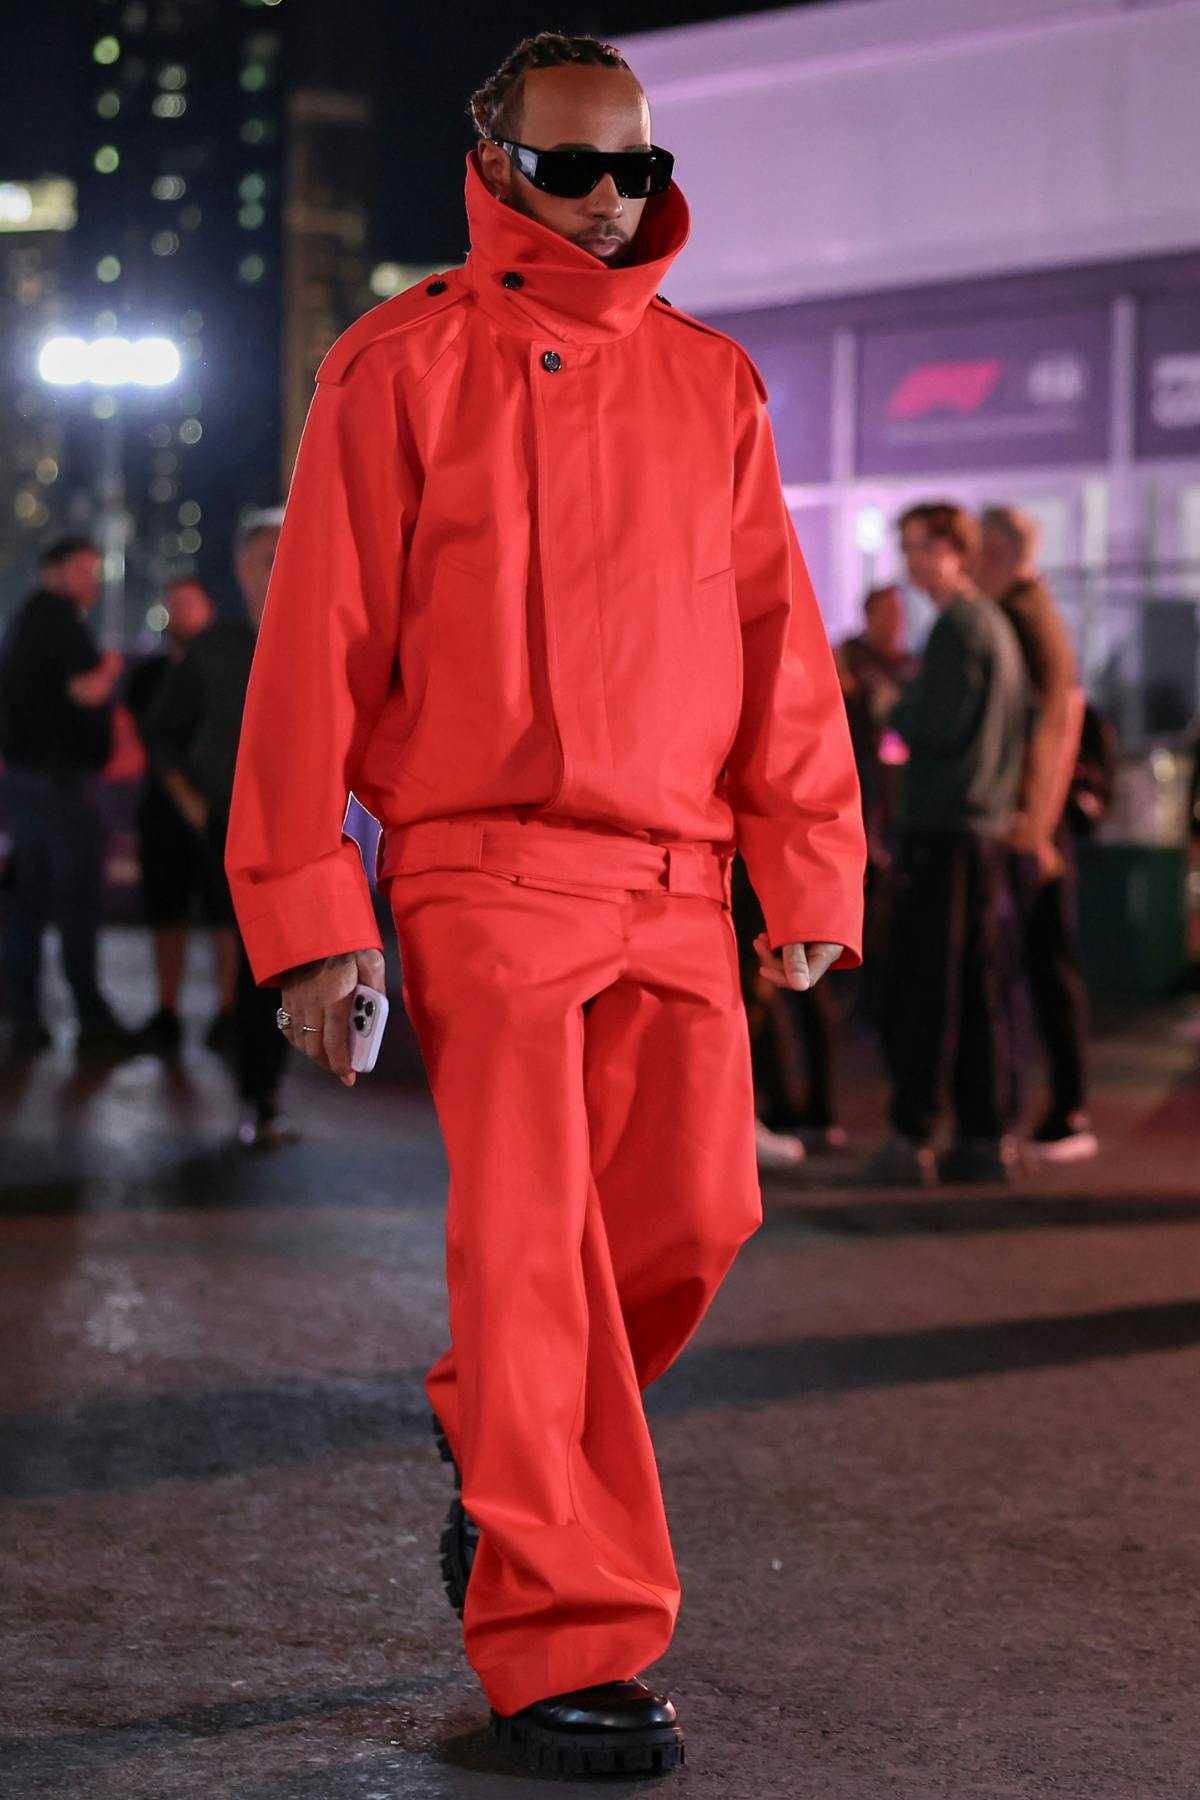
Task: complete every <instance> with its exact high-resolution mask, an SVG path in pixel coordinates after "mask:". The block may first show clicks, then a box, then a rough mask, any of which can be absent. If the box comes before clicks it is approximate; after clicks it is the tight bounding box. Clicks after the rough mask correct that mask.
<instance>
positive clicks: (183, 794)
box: [163, 769, 208, 837]
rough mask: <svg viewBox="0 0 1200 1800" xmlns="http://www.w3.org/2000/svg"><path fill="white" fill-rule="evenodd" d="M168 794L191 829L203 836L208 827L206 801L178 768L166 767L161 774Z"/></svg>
mask: <svg viewBox="0 0 1200 1800" xmlns="http://www.w3.org/2000/svg"><path fill="white" fill-rule="evenodd" d="M163 782H164V784H165V786H166V790H167V792H168V794H170V796H171V798H172V800H173V801H174V802H175V805H176V807H177V808H178V810H179V812H180V813H182V815H183V817H184V818H185V819H186V821H187V823H188V824H189V825H190V826H191V828H192V830H193V831H197V832H199V833H200V835H201V837H203V835H204V833H205V831H206V829H207V827H208V801H207V800H206V799H205V798H204V795H203V794H202V793H201V792H200V790H199V788H194V787H193V786H192V784H191V782H190V781H189V780H188V778H187V776H186V775H184V774H183V773H182V772H181V771H180V770H179V769H168V770H167V772H166V774H165V775H164V776H163Z"/></svg>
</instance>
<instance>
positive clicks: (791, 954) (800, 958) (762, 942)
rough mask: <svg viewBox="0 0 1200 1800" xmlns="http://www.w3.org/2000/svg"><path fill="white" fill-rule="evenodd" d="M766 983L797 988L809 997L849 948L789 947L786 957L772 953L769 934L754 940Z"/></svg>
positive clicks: (822, 946) (842, 946) (806, 945)
mask: <svg viewBox="0 0 1200 1800" xmlns="http://www.w3.org/2000/svg"><path fill="white" fill-rule="evenodd" d="M754 948H755V949H756V950H757V951H758V963H759V968H760V970H761V972H762V976H763V979H765V980H766V981H769V982H770V983H771V985H772V987H780V988H785V987H790V988H797V989H798V990H799V991H800V993H802V994H803V993H805V992H807V990H808V989H809V988H812V987H816V985H817V983H818V981H820V979H821V977H822V975H824V974H825V973H826V971H827V970H828V969H830V968H832V966H833V964H834V963H835V962H836V961H837V959H838V957H839V956H840V955H841V954H842V951H843V950H844V948H845V945H844V944H785V945H784V946H783V954H782V955H780V953H779V952H778V951H777V950H772V948H771V946H770V943H769V942H768V940H767V934H766V932H765V931H762V932H760V933H759V935H758V936H757V937H756V938H755V940H754Z"/></svg>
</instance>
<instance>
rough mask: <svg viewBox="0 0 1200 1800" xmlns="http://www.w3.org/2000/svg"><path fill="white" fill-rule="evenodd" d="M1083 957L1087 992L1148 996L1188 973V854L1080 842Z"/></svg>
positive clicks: (1177, 849) (1175, 848)
mask: <svg viewBox="0 0 1200 1800" xmlns="http://www.w3.org/2000/svg"><path fill="white" fill-rule="evenodd" d="M1078 850H1079V951H1080V956H1081V959H1082V962H1083V973H1084V978H1085V980H1086V982H1087V985H1088V991H1089V992H1090V993H1093V994H1127V995H1137V996H1145V997H1149V996H1152V995H1155V994H1168V993H1171V992H1172V991H1173V990H1174V989H1176V988H1178V987H1179V986H1180V985H1181V984H1182V982H1183V980H1184V977H1185V975H1186V973H1187V968H1188V961H1187V851H1186V850H1185V849H1184V848H1183V847H1182V845H1175V844H1106V843H1096V842H1085V843H1081V844H1080V845H1079V847H1078Z"/></svg>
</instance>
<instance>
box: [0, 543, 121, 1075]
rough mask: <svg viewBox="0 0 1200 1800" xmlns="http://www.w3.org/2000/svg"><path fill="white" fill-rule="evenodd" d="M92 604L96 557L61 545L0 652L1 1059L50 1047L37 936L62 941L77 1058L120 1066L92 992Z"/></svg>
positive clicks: (98, 866) (109, 653)
mask: <svg viewBox="0 0 1200 1800" xmlns="http://www.w3.org/2000/svg"><path fill="white" fill-rule="evenodd" d="M99 593H100V552H99V550H97V548H96V546H95V545H94V544H93V543H92V542H91V541H90V540H89V539H87V538H81V537H66V538H60V539H59V540H58V542H57V543H54V544H51V545H50V546H49V548H48V549H47V550H46V551H45V552H44V554H43V555H42V558H41V584H40V586H39V587H38V588H37V589H36V591H35V592H34V593H33V594H31V595H30V597H29V598H28V600H26V601H25V603H24V605H23V606H22V607H21V608H20V610H19V611H18V612H17V613H16V615H15V617H14V618H13V620H12V622H11V624H10V625H9V628H8V630H7V632H6V633H5V637H4V641H3V644H2V645H0V752H2V753H3V756H4V760H5V763H6V765H7V774H6V780H5V807H6V810H7V813H8V820H9V827H10V831H11V835H12V859H13V861H12V872H11V879H10V882H9V893H8V903H7V907H6V928H5V948H6V954H7V963H8V984H9V1002H10V1010H11V1013H12V1038H11V1043H10V1051H11V1053H12V1054H13V1055H15V1056H33V1055H36V1054H37V1053H38V1051H40V1050H45V1049H47V1048H48V1047H49V1046H50V1044H51V1043H52V1042H53V1039H52V1037H51V1034H50V1032H49V1030H48V1029H47V1027H46V1024H45V1021H44V1019H43V1017H42V1007H41V968H42V937H43V933H44V931H45V929H46V927H47V926H48V925H50V924H55V925H57V926H58V929H59V933H60V936H61V940H62V959H63V970H64V973H65V974H66V978H67V981H68V984H69V985H70V988H71V992H72V995H73V996H74V1000H75V1008H76V1012H77V1015H78V1019H79V1033H78V1036H77V1038H76V1042H75V1048H76V1053H77V1054H79V1055H81V1056H87V1055H96V1056H111V1055H123V1054H125V1053H126V1052H127V1051H128V1050H129V1049H130V1048H131V1046H132V1037H131V1034H130V1033H129V1032H127V1031H126V1030H125V1028H124V1026H122V1025H121V1024H120V1023H119V1022H118V1021H117V1019H116V1018H115V1017H114V1015H113V1012H112V1009H111V1007H110V1006H109V1004H108V1001H107V1000H106V999H105V997H104V995H103V994H102V993H101V991H100V985H99V980H98V978H97V973H96V940H97V936H98V933H99V929H100V914H101V908H102V904H103V895H104V854H105V842H106V833H105V826H104V820H103V816H102V814H101V811H100V805H99V799H98V787H99V776H100V771H101V770H102V769H103V768H104V765H105V763H106V762H107V761H108V757H109V753H110V751H111V748H112V700H113V691H114V689H115V688H116V685H117V682H118V681H119V679H120V675H121V655H120V652H119V651H117V650H106V651H104V652H101V651H100V650H99V649H98V648H97V645H96V640H95V638H94V636H93V635H92V631H91V628H90V626H89V625H88V622H87V615H88V613H89V612H90V611H91V609H92V607H93V606H94V605H95V603H96V600H97V598H98V597H99Z"/></svg>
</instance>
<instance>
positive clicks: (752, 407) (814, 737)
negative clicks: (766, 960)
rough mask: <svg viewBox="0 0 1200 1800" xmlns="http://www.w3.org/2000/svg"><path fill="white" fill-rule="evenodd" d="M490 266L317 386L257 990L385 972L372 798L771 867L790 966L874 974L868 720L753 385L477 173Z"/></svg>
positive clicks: (272, 725) (443, 283)
mask: <svg viewBox="0 0 1200 1800" xmlns="http://www.w3.org/2000/svg"><path fill="white" fill-rule="evenodd" d="M467 212H468V217H469V222H470V234H471V251H470V255H469V256H468V258H467V262H466V265H465V267H464V268H462V269H461V270H458V271H454V272H452V273H448V274H445V275H441V276H437V277H432V278H430V279H429V280H428V281H426V282H422V283H420V284H419V285H418V286H417V287H414V288H411V289H409V290H408V292H407V293H404V294H400V295H398V296H397V297H396V298H395V299H393V300H389V301H387V302H385V303H384V305H382V306H379V307H376V308H374V310H373V311H371V312H370V313H368V314H366V316H365V317H363V318H362V319H360V320H358V322H357V323H356V324H355V325H353V326H351V327H350V329H349V330H348V331H347V332H345V333H344V334H343V336H342V337H341V338H339V339H338V341H337V343H336V344H335V345H334V346H333V348H332V350H331V351H330V352H329V354H328V355H327V356H326V358H325V360H324V362H323V363H322V365H321V368H320V370H319V371H318V376H317V390H316V394H315V396H314V398H313V402H312V406H311V408H310V411H309V416H308V420H307V423H306V425H305V429H304V435H303V440H302V442H301V446H300V452H299V455H298V458H297V462H296V468H295V472H294V475H293V478H292V484H291V489H290V492H289V495H288V503H287V508H286V513H285V517H284V523H283V530H282V534H281V538H280V543H279V548H278V552H277V555H276V560H275V567H274V572H273V575H272V579H271V586H270V592H269V595H268V599H267V606H266V612H265V615H264V619H263V624H262V628H261V631H260V634H259V641H258V648H257V652H256V655H255V661H254V669H253V672H252V675H251V680H250V687H249V692H248V696H247V703H246V712H245V718H244V724H243V731H242V741H241V750H240V755H239V760H238V770H237V779H236V783H235V789H234V797H233V811H232V817H231V821H230V831H229V839H228V852H227V867H228V872H229V877H230V882H231V885H232V889H233V895H234V900H235V904H236V907H237V912H238V918H239V922H240V924H241V927H242V932H243V936H244V938H245V941H246V945H247V949H248V951H249V953H250V959H251V962H252V965H253V967H254V970H255V973H256V975H257V977H258V979H259V980H260V981H263V982H266V981H267V980H269V978H270V977H271V976H272V975H273V974H277V973H278V972H280V971H281V970H283V969H285V968H290V967H292V966H294V965H295V964H298V963H301V962H305V961H309V960H311V959H313V958H316V957H321V956H326V955H332V954H335V953H337V952H340V951H345V950H355V949H361V948H364V947H369V946H371V945H373V944H377V943H378V937H377V934H376V926H375V920H374V914H373V910H372V906H371V900H370V893H369V889H368V885H367V882H366V879H365V876H364V872H363V869H362V865H361V858H360V855H359V851H358V848H357V845H356V844H355V843H354V842H353V841H352V840H350V839H348V838H345V837H343V835H342V823H343V818H344V814H345V810H346V803H347V795H348V793H349V792H350V791H353V793H354V794H355V795H356V796H357V798H358V799H359V800H360V801H361V803H362V804H363V805H364V806H365V807H366V808H367V809H368V810H369V811H370V812H371V813H373V814H374V815H375V816H376V817H377V818H378V819H379V820H380V821H381V822H382V825H383V828H384V838H383V845H382V849H381V869H382V872H383V873H384V874H385V875H386V874H387V871H388V853H389V852H388V846H389V845H392V846H395V845H397V844H398V843H399V842H401V841H402V838H403V831H404V827H405V825H406V824H409V823H411V822H413V821H415V820H418V819H430V818H445V817H450V816H461V815H469V816H471V817H478V816H479V815H480V814H488V813H490V812H493V811H495V812H499V813H501V814H502V815H504V816H511V815H512V812H513V809H516V812H517V815H518V816H529V815H532V814H537V815H540V816H544V817H551V818H554V819H562V820H570V821H572V822H574V823H577V824H582V825H594V826H597V827H600V828H603V829H606V830H609V831H611V830H613V829H616V830H620V831H627V832H630V833H633V834H636V835H637V836H640V837H643V838H650V839H652V840H653V841H655V842H662V843H705V844H718V845H723V846H731V845H733V844H734V843H735V842H736V844H737V846H738V848H739V849H740V850H741V851H742V853H743V855H744V856H745V859H746V863H747V866H748V868H749V871H750V876H751V879H752V881H753V883H754V887H755V889H756V891H757V893H758V896H759V898H760V900H761V902H762V905H763V910H764V913H765V916H766V921H767V929H768V933H769V935H770V938H771V942H772V944H774V945H780V944H783V943H787V942H800V941H806V940H807V941H812V940H824V941H828V942H833V943H840V944H844V945H846V946H847V950H846V954H845V956H844V957H843V959H842V960H843V962H844V963H846V964H850V963H854V962H857V961H858V958H859V943H860V935H861V910H862V874H863V858H864V848H863V833H862V823H861V813H860V806H859V798H858V786H857V779H856V776H855V768H854V759H853V756H852V754H851V749H850V741H849V733H848V730H847V726H846V719H845V711H844V707H843V704H842V699H841V694H840V690H839V686H838V682H837V678H836V675H835V671H834V665H833V660H832V656H831V654H830V650H829V645H828V642H827V639H826V636H825V631H824V627H823V624H822V621H821V617H820V614H819V611H818V609H817V605H816V602H815V599H814V597H813V592H812V587H811V584H810V582H809V578H808V574H807V572H806V569H805V566H804V560H803V557H802V555H801V553H800V549H799V546H798V544H797V541H796V536H795V532H794V530H793V528H792V523H791V519H790V516H789V514H788V511H787V508H786V505H785V503H784V498H783V494H782V491H781V487H780V479H779V470H778V464H777V460H776V456H775V448H774V443H773V440H772V436H771V429H770V425H769V423H768V419H767V413H766V407H765V399H766V395H765V391H764V389H763V386H762V382H761V379H760V378H759V376H758V373H757V371H756V370H755V368H754V366H753V364H752V363H751V361H750V359H749V357H748V356H747V355H746V353H745V352H744V351H743V350H742V349H741V348H740V347H739V346H738V345H736V344H735V343H733V342H732V340H730V339H729V338H726V337H724V336H723V335H722V334H721V333H719V332H716V331H714V330H712V329H711V328H709V327H707V326H704V325H702V324H700V323H699V322H698V321H696V320H694V319H690V318H688V317H687V316H686V315H685V314H683V313H680V312H678V311H676V310H675V309H673V308H672V307H670V306H669V305H667V303H666V302H665V301H663V300H662V299H661V298H660V297H659V296H658V292H657V290H658V288H659V287H660V285H661V283H662V280H663V277H664V275H665V274H666V272H667V270H668V268H669V266H670V264H671V262H672V260H673V259H674V257H675V256H676V255H677V253H678V251H679V250H680V249H681V248H682V246H683V244H684V242H685V241H686V238H687V230H688V214H687V207H686V204H685V202H684V199H683V196H682V194H681V193H680V192H679V190H678V188H676V187H672V188H671V189H670V190H669V192H668V193H667V194H665V195H664V196H662V197H661V199H656V200H651V201H649V202H648V203H647V206H646V209H645V212H644V213H643V216H642V221H641V225H640V227H639V230H638V233H637V237H636V239H635V251H636V260H634V261H632V262H631V263H630V264H629V265H627V266H625V267H622V268H616V269H611V268H608V267H606V266H605V265H603V264H602V263H600V262H599V261H598V260H597V259H596V258H594V257H593V256H591V255H589V254H588V252H587V251H585V250H582V249H580V248H579V247H578V246H577V245H574V244H571V243H569V242H568V241H567V240H566V239H564V238H561V237H559V236H558V235H557V234H556V233H553V232H551V231H549V230H547V229H546V228H545V227H543V226H541V225H539V224H538V223H536V222H535V221H534V220H532V219H529V218H527V217H525V216H524V215H523V214H521V213H518V212H516V211H514V210H512V209H511V208H509V207H506V206H504V205H503V204H502V203H501V202H499V201H498V200H496V199H495V198H494V197H493V196H492V195H491V193H490V192H489V191H488V189H487V188H486V186H485V184H484V182H483V180H482V178H481V176H480V173H479V169H478V165H477V162H476V160H475V158H474V156H472V157H471V158H470V159H469V160H468V170H467Z"/></svg>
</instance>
